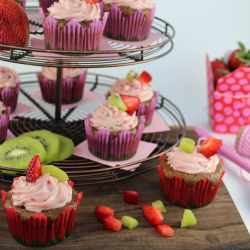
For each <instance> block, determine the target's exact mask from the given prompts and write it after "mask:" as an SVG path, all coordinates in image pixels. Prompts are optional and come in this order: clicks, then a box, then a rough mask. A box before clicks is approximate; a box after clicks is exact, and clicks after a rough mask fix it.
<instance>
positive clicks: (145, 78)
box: [137, 71, 152, 84]
mask: <svg viewBox="0 0 250 250" xmlns="http://www.w3.org/2000/svg"><path fill="white" fill-rule="evenodd" d="M137 80H138V81H140V82H141V84H148V83H150V82H151V81H152V77H151V75H150V74H149V73H148V72H146V71H143V72H142V73H141V75H140V76H139V77H138V78H137Z"/></svg>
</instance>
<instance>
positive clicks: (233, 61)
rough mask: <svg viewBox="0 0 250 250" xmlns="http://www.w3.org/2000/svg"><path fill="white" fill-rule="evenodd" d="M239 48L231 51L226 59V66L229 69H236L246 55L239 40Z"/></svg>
mask: <svg viewBox="0 0 250 250" xmlns="http://www.w3.org/2000/svg"><path fill="white" fill-rule="evenodd" d="M238 44H239V46H240V49H236V50H235V51H233V52H232V53H231V55H230V57H229V60H228V67H229V69H230V70H231V71H233V70H236V69H238V68H239V66H240V65H241V64H242V60H241V59H243V58H244V57H245V56H246V48H245V46H244V45H243V44H242V43H241V42H239V43H238Z"/></svg>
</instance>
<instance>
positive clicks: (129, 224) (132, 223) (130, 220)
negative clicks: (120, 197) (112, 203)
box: [121, 216, 139, 229]
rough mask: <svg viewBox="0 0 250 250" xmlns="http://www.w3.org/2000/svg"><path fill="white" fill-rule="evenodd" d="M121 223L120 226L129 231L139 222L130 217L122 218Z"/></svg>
mask: <svg viewBox="0 0 250 250" xmlns="http://www.w3.org/2000/svg"><path fill="white" fill-rule="evenodd" d="M121 221H122V225H124V226H125V227H128V228H129V229H133V228H135V227H137V226H138V225H139V222H138V221H137V220H136V219H134V218H132V217H130V216H123V217H122V219H121Z"/></svg>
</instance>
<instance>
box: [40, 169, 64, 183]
mask: <svg viewBox="0 0 250 250" xmlns="http://www.w3.org/2000/svg"><path fill="white" fill-rule="evenodd" d="M45 174H49V175H50V176H53V177H55V178H56V179H57V180H58V181H67V180H69V177H68V175H67V174H66V173H65V172H64V171H63V170H61V169H60V168H58V167H56V166H54V165H44V166H42V175H45Z"/></svg>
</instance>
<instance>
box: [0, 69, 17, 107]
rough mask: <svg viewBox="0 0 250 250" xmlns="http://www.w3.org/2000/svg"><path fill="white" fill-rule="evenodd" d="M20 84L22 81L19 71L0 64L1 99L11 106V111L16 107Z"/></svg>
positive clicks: (7, 105)
mask: <svg viewBox="0 0 250 250" xmlns="http://www.w3.org/2000/svg"><path fill="white" fill-rule="evenodd" d="M20 86H21V82H20V79H19V75H18V74H17V72H16V71H15V70H13V69H10V68H8V67H4V66H0V101H2V102H3V104H4V105H5V106H6V107H11V112H13V111H14V110H15V109H16V106H17V99H18V94H19V90H20Z"/></svg>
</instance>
